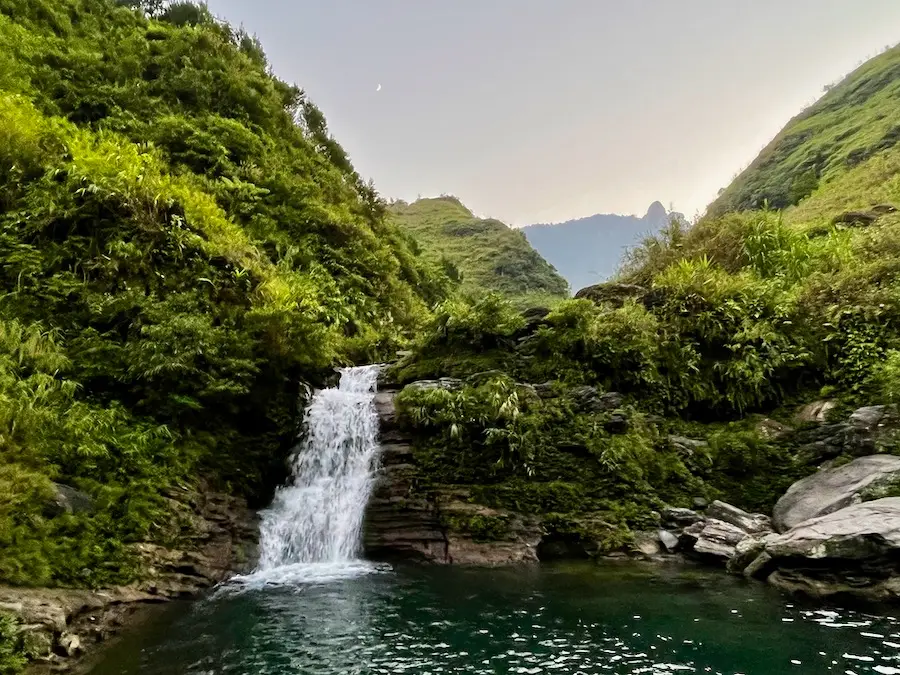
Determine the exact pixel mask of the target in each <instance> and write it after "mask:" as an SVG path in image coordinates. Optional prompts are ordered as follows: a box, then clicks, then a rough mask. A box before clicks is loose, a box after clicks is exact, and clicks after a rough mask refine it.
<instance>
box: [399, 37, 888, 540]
mask: <svg viewBox="0 0 900 675" xmlns="http://www.w3.org/2000/svg"><path fill="white" fill-rule="evenodd" d="M898 59H900V50H896V49H895V50H891V51H889V52H887V53H885V54H883V55H882V56H880V57H878V58H876V59H875V60H873V61H872V62H871V63H869V64H867V65H866V66H864V67H863V68H861V69H860V70H858V71H856V72H855V73H854V74H853V75H851V76H850V77H849V78H847V79H846V80H845V81H844V82H843V83H842V84H841V85H839V86H837V87H835V88H834V89H833V90H831V91H830V92H829V93H828V94H827V95H826V96H825V97H824V98H823V100H822V101H821V102H820V103H819V104H817V105H816V106H814V107H813V108H812V109H811V110H810V111H808V112H807V113H806V114H805V116H804V117H803V120H805V121H804V122H803V129H804V131H803V133H802V138H803V143H802V145H798V144H797V143H794V144H793V145H792V146H790V147H791V148H792V149H793V151H796V153H801V154H802V153H803V152H806V151H809V152H811V153H813V154H814V155H815V157H816V158H817V159H816V162H818V164H817V167H819V168H817V172H818V173H817V181H816V184H815V185H814V186H812V187H811V188H810V189H809V190H808V191H807V193H806V194H804V195H802V199H801V200H800V201H799V203H798V204H797V205H795V206H791V207H789V208H787V209H785V210H783V211H778V210H773V209H769V208H763V209H757V210H749V211H748V210H741V211H736V210H735V209H744V208H745V207H749V206H757V205H759V204H762V199H763V197H764V198H767V199H769V201H770V203H775V204H780V205H787V204H790V203H792V202H793V201H797V200H794V199H791V200H787V201H785V200H783V199H780V198H776V197H777V195H776V193H775V192H771V191H769V192H767V191H766V190H768V189H769V188H765V189H762V188H760V189H761V190H762V192H759V193H758V194H759V195H762V197H760V199H759V200H757V197H756V196H753V197H752V198H750V197H748V196H746V195H750V194H751V192H752V194H753V195H757V187H747V186H751V185H764V184H765V185H769V187H771V188H772V189H775V188H779V189H780V188H781V187H783V186H785V185H790V184H791V181H790V180H787V177H793V176H800V175H801V174H802V173H803V171H805V170H806V168H807V167H806V165H805V164H804V163H803V161H805V160H802V159H800V157H801V154H796V155H795V154H793V151H792V152H791V153H787V152H785V153H781V152H780V151H779V152H773V148H774V149H776V150H778V149H779V148H782V149H784V148H786V147H788V146H786V145H784V144H783V143H782V142H781V141H779V140H776V142H775V143H773V145H772V146H770V147H769V148H767V150H766V151H765V152H764V153H763V155H762V156H761V158H760V160H758V161H757V162H756V163H754V165H753V167H751V169H750V170H748V172H747V173H746V174H745V175H743V176H742V177H741V178H739V179H738V181H737V182H736V183H735V185H734V186H733V187H732V188H731V189H730V191H726V193H725V195H723V199H722V200H720V201H719V202H718V203H717V204H716V205H714V208H713V209H712V213H711V214H710V215H708V216H706V217H704V218H702V219H701V220H700V221H699V222H698V223H697V224H695V225H694V226H692V227H687V226H685V225H684V224H683V223H681V222H679V221H677V220H673V221H672V222H671V223H670V224H669V226H668V227H667V228H665V229H664V230H663V231H661V232H660V233H659V234H658V235H655V236H652V237H649V238H647V239H646V240H645V241H644V243H643V244H642V245H641V246H639V247H637V248H636V249H634V250H633V251H631V253H630V255H629V256H628V258H627V260H626V264H625V266H624V268H623V270H622V272H621V273H620V275H619V278H618V279H617V282H616V283H614V284H610V285H609V286H608V287H607V288H606V289H605V290H606V293H604V294H598V295H597V298H596V302H592V301H590V300H586V299H585V300H567V301H564V302H563V303H561V304H559V305H558V306H557V307H555V308H554V310H553V311H552V312H551V313H549V314H548V315H546V316H542V313H536V312H530V313H529V312H526V313H525V314H524V315H523V314H521V313H519V312H518V311H516V310H515V309H514V308H513V307H510V306H509V305H508V304H506V303H504V302H503V300H502V299H501V298H498V297H495V298H488V299H484V300H481V301H479V302H477V303H474V304H472V303H464V302H461V301H459V300H451V301H448V302H446V303H444V304H443V305H442V306H441V307H439V308H438V310H437V312H436V313H435V317H434V319H433V321H432V324H431V326H430V329H429V331H428V332H427V333H426V334H425V335H424V336H422V337H421V339H420V340H419V342H418V344H417V346H416V348H415V349H414V351H413V354H412V355H411V356H410V357H408V358H407V359H405V360H404V361H403V362H401V363H400V364H398V366H397V367H396V368H395V370H394V376H395V377H396V378H397V379H398V380H399V381H400V382H401V383H402V382H409V381H412V380H415V379H422V378H432V377H437V376H443V377H447V376H452V377H457V378H461V379H462V382H461V383H459V385H458V386H453V387H450V388H447V387H444V388H439V389H423V388H409V389H407V390H405V391H404V392H403V393H402V394H401V396H400V401H401V404H402V408H403V410H404V415H405V418H406V420H407V424H409V425H410V426H411V427H412V428H413V429H414V430H415V431H416V432H417V434H418V437H419V442H418V443H419V445H418V449H417V453H418V456H419V461H420V463H421V464H422V465H423V466H425V467H427V469H426V471H425V474H426V476H427V477H430V478H431V480H432V482H433V483H434V484H435V485H437V484H441V485H444V484H452V485H465V486H467V487H468V488H469V489H470V490H471V491H472V494H474V495H476V496H477V499H479V500H481V501H484V502H486V503H488V504H490V505H494V506H504V507H507V508H512V509H521V510H525V511H528V512H532V513H538V514H541V515H543V517H544V519H545V524H546V523H550V524H551V525H552V524H554V523H555V524H556V525H557V526H558V527H559V528H560V530H559V532H560V533H561V534H564V535H565V534H572V533H575V534H578V535H584V536H589V538H593V539H594V540H596V541H598V542H599V544H598V545H599V547H600V548H601V549H604V548H615V547H616V546H618V545H620V544H621V542H622V541H625V540H627V539H628V536H629V534H628V533H629V531H633V530H634V529H640V528H643V527H646V526H647V525H648V524H651V523H653V522H654V517H655V516H654V514H653V512H654V510H657V509H659V508H660V507H661V506H662V505H663V504H664V503H669V504H675V505H678V506H687V505H690V503H691V497H692V496H703V497H707V498H710V497H720V498H724V499H727V500H728V501H731V502H733V503H735V504H737V505H738V506H742V507H744V508H749V509H758V510H764V511H765V510H769V509H770V508H771V506H772V505H773V503H774V501H775V500H776V499H777V497H778V496H779V495H780V494H781V493H782V492H783V490H784V489H785V488H786V487H787V486H788V485H789V484H790V482H791V481H792V480H793V479H795V478H796V477H798V476H799V475H803V474H806V473H809V472H811V471H813V470H814V467H811V466H807V465H805V464H804V463H803V459H802V457H800V455H798V453H797V448H795V447H793V446H792V445H791V443H790V442H789V441H781V440H776V439H774V438H772V437H771V434H768V433H766V432H765V428H764V427H759V422H760V420H761V419H762V416H763V415H768V416H770V417H775V418H776V419H780V420H781V421H785V422H790V421H791V420H790V418H791V411H792V409H793V408H794V407H795V406H796V404H797V403H799V402H802V401H810V400H814V399H817V398H821V397H827V398H832V399H835V400H836V401H838V402H839V403H841V404H843V405H842V406H839V408H838V409H837V411H836V413H837V414H839V413H840V411H841V410H847V408H848V407H849V406H852V405H858V404H877V403H892V402H894V403H896V402H897V401H898V397H900V212H898V211H897V209H898V208H900V181H898V178H897V176H898V175H900V147H898V146H894V145H893V144H881V145H878V144H876V145H872V144H871V143H870V141H871V140H872V134H874V135H875V136H878V137H879V138H881V137H882V136H883V134H882V131H885V130H887V129H892V128H894V127H895V126H896V127H897V128H900V108H898V107H897V106H896V105H890V104H884V102H885V101H891V100H892V97H893V96H894V92H896V91H898V86H900V72H898V71H897V68H896V64H897V63H898ZM876 104H877V106H878V107H877V110H876V111H874V112H873V109H872V108H871V106H875V105H876ZM882 104H884V105H882ZM876 118H877V124H876V123H874V121H873V120H875V119H876ZM797 125H798V121H797V120H795V121H793V122H791V124H790V125H789V126H788V128H787V130H786V131H785V132H784V133H783V134H782V135H781V136H780V137H779V138H780V139H784V138H797V137H798V136H797V134H799V131H798V127H797ZM848 129H853V133H847V130H848ZM879 130H881V131H879ZM836 136H840V142H837V141H836V140H835V137H836ZM859 148H865V149H866V150H865V152H861V151H860V152H857V150H858V149H859ZM804 149H805V150H804ZM779 153H780V154H779ZM848 153H849V154H851V155H852V156H853V157H854V158H855V159H854V161H853V162H850V163H848V162H846V161H845V160H846V157H847V155H848ZM851 164H852V166H851ZM746 190H750V191H751V192H746ZM735 195H745V196H738V197H734V196H735ZM732 197H734V199H735V201H733V202H729V201H728V200H729V199H731V198H732ZM798 199H799V197H798ZM585 387H588V389H585ZM591 387H593V388H594V389H590V388H591ZM605 391H615V392H618V393H620V394H622V395H623V398H622V400H619V399H617V398H615V397H613V398H610V397H606V399H603V398H602V397H601V398H599V399H598V398H597V397H598V396H600V394H602V392H605ZM548 392H551V393H549V394H548ZM591 392H593V393H591ZM586 396H587V404H586V403H585V397H586ZM604 400H605V402H604ZM591 401H593V403H592V402H591ZM685 437H687V439H686V440H687V442H685ZM691 439H694V440H691ZM882 450H886V451H896V450H897V448H894V447H884V448H882ZM597 523H602V526H601V527H600V530H601V531H597V527H596V524H597Z"/></svg>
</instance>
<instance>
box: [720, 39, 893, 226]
mask: <svg viewBox="0 0 900 675" xmlns="http://www.w3.org/2000/svg"><path fill="white" fill-rule="evenodd" d="M898 101H900V47H894V48H893V49H890V50H888V51H886V52H885V53H883V54H881V55H879V56H877V57H875V58H873V59H870V60H869V61H867V62H866V63H864V64H863V65H862V66H860V67H859V68H857V69H856V70H855V71H853V72H852V73H850V74H849V75H848V76H847V77H846V78H844V79H843V80H842V81H841V82H840V83H838V84H836V85H834V86H832V87H828V88H827V91H826V93H825V95H824V96H823V97H822V98H821V99H819V100H818V101H817V102H816V103H815V104H814V105H812V106H810V107H809V108H807V109H806V110H804V111H803V112H801V113H800V114H799V115H797V116H796V117H795V118H794V119H792V120H791V121H790V122H789V123H788V124H787V126H785V128H784V129H783V130H782V131H781V133H779V134H778V136H776V137H775V139H774V140H773V141H772V142H771V143H769V145H768V146H766V148H765V149H763V151H762V152H761V153H760V154H759V156H758V157H757V158H756V159H755V160H754V161H753V162H752V163H751V164H750V166H749V167H747V169H745V170H744V171H743V172H742V173H741V174H740V175H739V176H738V177H737V178H736V179H735V180H734V182H732V183H731V185H729V186H728V187H727V188H725V189H724V190H723V191H722V193H721V194H720V195H719V198H718V199H717V200H716V201H715V202H713V203H712V205H711V206H710V207H709V210H708V211H709V214H710V215H712V216H720V215H722V214H723V213H727V212H729V211H743V210H747V209H758V208H762V207H763V206H764V205H765V203H766V202H768V204H769V206H770V207H773V208H786V207H788V206H791V205H793V204H797V203H799V202H800V201H801V200H802V199H803V198H805V197H807V196H808V195H809V194H811V193H812V192H813V191H815V189H816V187H817V186H818V185H819V184H820V183H825V182H828V181H831V180H833V179H834V178H836V177H838V176H840V175H842V174H844V173H845V172H847V171H849V170H850V169H852V168H853V167H855V166H858V165H860V164H862V163H864V162H865V161H866V160H868V159H869V158H871V157H874V156H876V155H878V154H880V153H882V152H884V151H886V150H891V149H893V148H894V146H895V145H896V144H897V142H898V141H900V124H898V120H897V114H896V111H897V104H898Z"/></svg>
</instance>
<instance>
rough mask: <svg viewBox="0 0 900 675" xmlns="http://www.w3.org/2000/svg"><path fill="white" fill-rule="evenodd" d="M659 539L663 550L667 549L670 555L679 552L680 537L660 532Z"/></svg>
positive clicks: (667, 532)
mask: <svg viewBox="0 0 900 675" xmlns="http://www.w3.org/2000/svg"><path fill="white" fill-rule="evenodd" d="M657 536H658V537H659V542H660V543H661V544H662V545H663V548H664V549H666V551H667V552H669V553H674V552H675V551H677V550H678V537H676V536H675V535H674V534H672V533H671V532H669V531H668V530H660V531H659V532H658V533H657Z"/></svg>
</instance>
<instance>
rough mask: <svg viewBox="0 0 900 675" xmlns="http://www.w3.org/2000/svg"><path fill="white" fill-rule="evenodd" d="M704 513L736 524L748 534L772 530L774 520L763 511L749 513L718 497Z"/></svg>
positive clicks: (708, 516) (709, 516)
mask: <svg viewBox="0 0 900 675" xmlns="http://www.w3.org/2000/svg"><path fill="white" fill-rule="evenodd" d="M704 515H705V516H706V517H707V518H712V519H715V520H722V521H724V522H726V523H728V524H730V525H734V526H735V527H736V528H738V529H739V530H742V531H744V532H746V533H747V534H759V533H762V532H771V531H772V521H771V519H770V518H769V516H766V515H763V514H762V513H747V512H746V511H744V510H743V509H739V508H738V507H736V506H732V505H731V504H728V503H726V502H723V501H719V500H718V499H717V500H715V501H714V502H713V503H712V504H710V505H709V506H708V507H707V509H706V511H705V512H704Z"/></svg>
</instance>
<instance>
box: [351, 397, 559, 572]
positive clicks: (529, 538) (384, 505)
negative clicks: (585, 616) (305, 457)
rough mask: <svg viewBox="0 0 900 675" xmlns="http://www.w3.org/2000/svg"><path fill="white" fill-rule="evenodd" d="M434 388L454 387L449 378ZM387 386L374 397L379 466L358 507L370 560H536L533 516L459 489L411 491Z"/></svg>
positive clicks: (407, 449)
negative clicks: (365, 502)
mask: <svg viewBox="0 0 900 675" xmlns="http://www.w3.org/2000/svg"><path fill="white" fill-rule="evenodd" d="M435 386H450V387H452V386H455V383H454V382H453V381H450V380H448V381H446V382H439V381H438V382H436V383H435ZM396 394H397V392H396V391H394V390H386V391H380V392H378V394H377V395H376V397H375V405H376V408H377V409H378V413H379V419H380V425H381V426H380V432H381V468H380V470H379V476H378V482H377V483H376V486H375V491H374V494H373V496H372V500H371V501H370V503H369V508H368V510H367V513H366V527H365V548H366V554H367V556H369V557H371V558H373V559H376V560H395V559H407V560H415V561H419V562H429V563H439V564H478V565H499V564H509V563H521V562H537V560H538V555H537V550H538V545H539V544H540V542H541V527H540V522H539V521H538V520H537V519H535V518H530V517H528V516H523V515H521V514H517V513H514V512H511V511H503V510H497V509H491V508H488V507H486V506H483V505H479V504H473V503H471V502H470V500H469V494H468V493H467V491H466V490H464V489H452V490H450V489H448V490H444V491H438V492H436V493H433V494H429V495H428V496H427V497H425V496H422V495H421V494H419V493H418V491H417V490H416V489H415V488H416V481H417V478H418V471H417V469H416V467H415V465H414V463H413V451H412V440H411V439H410V438H409V437H408V436H406V435H405V434H404V432H403V431H402V430H401V429H400V427H399V425H398V424H397V415H396V410H395V409H394V397H395V396H396Z"/></svg>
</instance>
